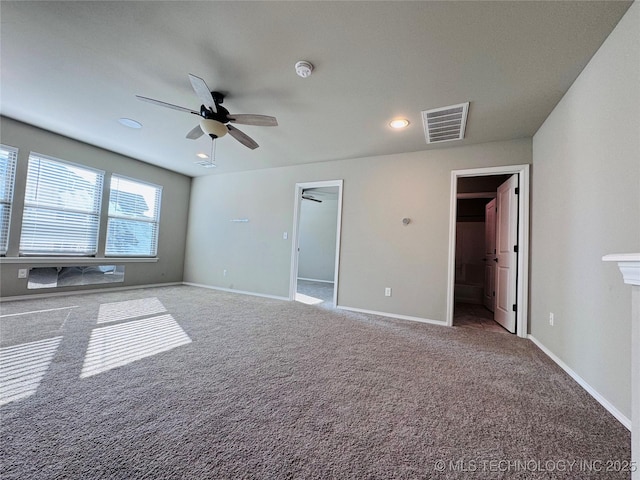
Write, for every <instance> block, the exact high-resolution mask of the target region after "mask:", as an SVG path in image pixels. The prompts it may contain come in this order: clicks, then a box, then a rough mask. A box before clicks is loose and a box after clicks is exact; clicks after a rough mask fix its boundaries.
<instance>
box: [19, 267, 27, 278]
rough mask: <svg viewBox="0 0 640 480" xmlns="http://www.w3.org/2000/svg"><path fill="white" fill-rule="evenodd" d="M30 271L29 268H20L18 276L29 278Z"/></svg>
mask: <svg viewBox="0 0 640 480" xmlns="http://www.w3.org/2000/svg"><path fill="white" fill-rule="evenodd" d="M28 272H29V270H27V269H26V268H19V269H18V278H27V273H28Z"/></svg>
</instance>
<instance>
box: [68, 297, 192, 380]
mask: <svg viewBox="0 0 640 480" xmlns="http://www.w3.org/2000/svg"><path fill="white" fill-rule="evenodd" d="M161 305H162V304H161ZM163 308H164V307H163ZM188 343H191V338H189V336H188V335H187V334H186V333H185V331H184V330H183V329H182V328H181V327H180V325H178V322H176V321H175V319H174V318H173V317H172V316H171V315H170V314H166V315H161V316H159V317H152V318H146V319H143V320H135V321H130V322H127V323H120V324H117V325H110V326H106V327H100V328H96V329H94V330H93V331H92V332H91V338H90V339H89V346H88V347H87V354H86V355H85V359H84V365H83V366H82V373H81V374H80V377H81V378H85V377H90V376H92V375H97V374H99V373H102V372H106V371H108V370H111V369H113V368H116V367H121V366H123V365H127V364H129V363H131V362H135V361H136V360H140V359H142V358H146V357H151V356H153V355H157V354H158V353H161V352H166V351H168V350H172V349H174V348H176V347H179V346H181V345H186V344H188Z"/></svg>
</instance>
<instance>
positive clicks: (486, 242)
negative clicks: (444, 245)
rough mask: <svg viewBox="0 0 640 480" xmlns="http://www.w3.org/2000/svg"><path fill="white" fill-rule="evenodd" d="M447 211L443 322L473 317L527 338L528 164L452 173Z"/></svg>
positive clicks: (451, 323) (452, 322)
mask: <svg viewBox="0 0 640 480" xmlns="http://www.w3.org/2000/svg"><path fill="white" fill-rule="evenodd" d="M498 185H499V186H498ZM470 186H471V187H470ZM499 197H502V200H501V201H500V198H499ZM494 198H495V200H494ZM491 202H493V203H491ZM500 202H501V203H500ZM500 205H502V206H500ZM492 208H493V209H494V210H493V213H494V214H495V216H493V215H492V213H491V210H492ZM450 212H451V214H450V215H451V216H450V231H449V239H450V242H449V276H448V290H447V325H449V326H452V325H454V315H456V319H457V320H458V321H460V318H461V314H462V316H463V317H464V315H468V316H476V317H478V318H479V320H480V321H485V322H489V323H487V325H488V326H489V327H492V325H494V324H495V326H496V327H497V329H498V330H500V329H501V328H502V327H504V328H505V329H506V330H509V331H511V332H513V333H516V334H517V335H518V336H519V337H526V336H527V315H528V296H527V291H528V263H529V261H528V252H529V245H528V238H529V165H517V166H506V167H490V168H480V169H470V170H456V171H453V172H452V176H451V206H450ZM492 221H495V224H496V225H497V227H496V228H497V231H499V232H501V233H500V234H499V235H497V236H494V239H493V240H495V245H493V244H492V243H491V242H492V238H491V236H490V232H491V228H492V227H488V228H487V225H488V224H489V223H490V222H492ZM501 224H502V225H501ZM500 229H501V230H500ZM489 250H491V251H489ZM492 281H495V285H491V282H492ZM456 285H457V287H456ZM487 285H489V286H487ZM494 292H495V297H494V296H493V293H494ZM456 303H457V304H458V305H459V307H460V308H459V309H458V311H456ZM461 305H462V306H461ZM463 309H466V311H465V310H463ZM479 313H480V314H479ZM494 319H495V322H498V323H499V324H501V325H502V327H500V326H498V325H497V324H496V323H495V322H494ZM489 324H491V325H489ZM490 329H492V328H490ZM506 330H504V331H506Z"/></svg>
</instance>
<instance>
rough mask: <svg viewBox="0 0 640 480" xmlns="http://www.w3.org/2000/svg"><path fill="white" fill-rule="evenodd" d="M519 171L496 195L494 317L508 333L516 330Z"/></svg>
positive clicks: (499, 188)
mask: <svg viewBox="0 0 640 480" xmlns="http://www.w3.org/2000/svg"><path fill="white" fill-rule="evenodd" d="M517 188H518V175H512V176H511V178H509V180H507V181H506V182H504V183H503V184H502V185H500V186H499V187H498V195H497V197H496V204H497V205H496V206H497V209H498V210H497V213H496V259H497V263H496V264H495V265H496V277H495V278H496V285H495V289H496V300H495V302H496V303H495V311H494V319H495V321H496V322H498V323H499V324H500V325H502V326H503V327H504V328H506V329H507V330H509V331H510V332H511V333H515V331H516V311H515V309H516V308H517V307H516V278H517V265H518V254H517V243H518V195H517V193H516V192H517Z"/></svg>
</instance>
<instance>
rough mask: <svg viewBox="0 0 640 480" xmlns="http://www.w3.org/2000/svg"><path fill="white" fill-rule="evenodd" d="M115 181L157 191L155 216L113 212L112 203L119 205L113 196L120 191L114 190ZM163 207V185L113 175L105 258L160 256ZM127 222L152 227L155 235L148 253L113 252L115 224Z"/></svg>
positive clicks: (110, 188)
mask: <svg viewBox="0 0 640 480" xmlns="http://www.w3.org/2000/svg"><path fill="white" fill-rule="evenodd" d="M114 180H122V181H123V182H129V183H134V184H137V185H140V186H144V187H148V188H152V189H154V190H155V194H154V202H155V212H154V213H155V215H153V216H152V217H146V216H140V215H131V214H124V213H120V212H116V211H112V208H111V206H112V203H118V202H117V200H115V201H114V200H113V197H112V195H113V194H114V192H116V191H120V190H117V189H114V188H113V182H114ZM161 205H162V185H157V184H154V183H151V182H146V181H144V180H139V179H137V178H131V177H127V176H124V175H119V174H116V173H114V174H112V175H111V181H110V183H109V208H108V219H107V237H106V244H105V257H121V258H122V257H137V258H152V257H156V256H157V254H158V237H159V231H160V208H161ZM118 221H125V222H128V223H130V224H146V225H149V224H151V225H152V229H153V234H152V237H151V249H150V251H149V252H148V253H144V254H143V253H139V252H134V253H129V252H126V251H123V250H116V251H114V250H112V249H111V248H112V243H111V242H110V239H111V235H112V232H113V229H112V228H113V227H112V226H113V225H114V223H115V222H118Z"/></svg>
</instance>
